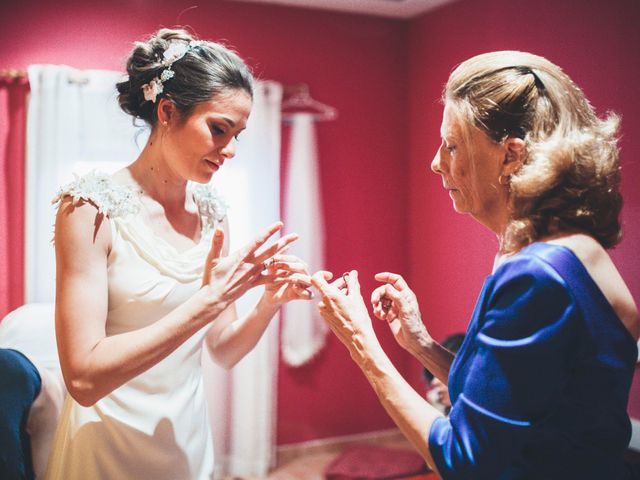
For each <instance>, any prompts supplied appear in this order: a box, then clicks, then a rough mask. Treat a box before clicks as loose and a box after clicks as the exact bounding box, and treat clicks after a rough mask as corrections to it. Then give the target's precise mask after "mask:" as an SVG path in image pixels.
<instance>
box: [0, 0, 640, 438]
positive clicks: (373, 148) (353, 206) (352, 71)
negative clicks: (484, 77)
mask: <svg viewBox="0 0 640 480" xmlns="http://www.w3.org/2000/svg"><path fill="white" fill-rule="evenodd" d="M202 3H203V4H202V5H200V6H199V7H198V8H196V9H189V7H191V6H192V5H193V2H188V1H187V0H172V1H169V0H163V1H162V2H155V1H153V0H136V1H123V0H115V1H112V2H99V1H97V0H88V1H82V2H81V1H79V0H78V1H71V0H65V1H64V2H56V5H55V6H54V5H51V4H48V3H47V2H35V1H34V0H27V1H22V2H15V3H14V4H13V5H11V6H10V7H9V6H7V5H6V4H4V3H3V4H2V6H0V18H2V19H3V28H2V29H1V30H0V59H2V60H1V64H0V68H5V67H6V68H9V67H13V68H25V67H26V66H27V65H28V64H31V63H66V64H69V65H72V66H74V67H78V68H109V69H121V66H122V62H123V60H124V57H125V55H126V52H127V51H128V50H129V48H130V45H131V42H132V41H133V40H134V39H138V38H140V37H142V36H143V35H145V34H147V33H150V32H152V31H153V30H155V29H156V28H158V27H159V26H172V25H175V24H188V25H191V26H192V27H193V28H194V29H195V31H197V32H198V33H199V34H200V35H202V36H204V37H208V38H213V39H226V40H227V41H228V43H230V44H232V45H233V46H235V48H236V49H237V50H238V51H239V52H240V54H241V55H242V56H243V57H245V58H247V59H248V61H249V63H250V64H251V65H252V66H254V68H255V70H256V72H257V73H258V74H259V75H260V77H262V78H268V79H274V80H278V81H281V82H283V83H285V84H290V83H298V82H306V83H308V84H309V85H310V88H311V92H312V93H313V95H314V96H315V97H316V98H318V99H320V100H323V101H326V102H327V103H330V104H332V105H334V106H335V107H336V108H338V110H339V111H340V118H339V120H338V121H336V122H332V123H322V124H318V135H319V151H320V157H321V162H322V179H323V182H324V184H323V193H324V197H325V202H326V204H325V205H326V224H327V229H328V245H327V255H328V265H327V267H328V268H329V269H331V270H333V271H335V272H337V273H341V272H342V271H344V270H346V269H348V268H353V267H355V268H358V269H359V270H360V271H361V275H362V276H363V277H364V278H365V279H366V280H365V281H363V287H364V288H363V290H364V291H365V292H369V291H371V289H372V288H373V285H374V284H373V282H372V281H371V280H370V278H371V277H372V275H373V273H374V272H376V271H379V270H383V269H389V270H393V271H398V272H400V273H404V274H406V275H407V276H408V278H409V280H410V281H411V284H412V286H413V287H414V288H415V290H416V293H417V294H418V296H419V297H420V299H421V305H422V312H423V316H424V317H425V319H426V321H427V322H428V325H429V326H430V329H431V331H432V333H433V334H434V336H436V338H442V337H443V336H445V335H446V334H448V333H451V332H453V331H457V330H464V328H465V327H466V323H467V321H468V318H469V315H470V312H471V310H472V308H473V303H474V300H475V296H476V294H477V293H478V291H479V289H480V286H481V283H482V280H483V278H484V276H485V275H486V274H487V273H488V272H489V271H490V268H491V262H492V256H493V254H494V252H495V250H496V246H497V244H496V241H495V239H494V238H492V236H491V235H490V234H488V233H487V232H486V231H485V230H484V229H483V228H482V227H480V226H478V225H477V224H476V223H475V222H474V221H473V220H472V219H470V218H469V217H464V216H459V215H457V214H455V213H454V212H453V210H452V208H451V202H450V200H449V198H448V196H447V195H446V193H445V192H443V191H442V189H441V185H440V181H439V180H438V179H437V178H436V176H435V175H433V174H432V173H430V172H429V170H428V168H429V163H430V161H431V158H432V156H433V153H434V151H435V148H436V146H437V145H438V143H439V142H438V137H439V135H438V132H439V125H440V115H441V107H440V106H439V105H438V103H437V99H438V97H439V94H440V90H441V86H442V84H443V82H444V81H445V79H446V77H447V75H448V73H449V71H450V69H451V68H452V67H453V66H454V65H455V64H457V63H459V62H460V61H462V60H464V59H465V58H467V57H469V56H471V55H473V54H476V53H479V52H482V51H487V50H492V49H504V48H517V49H524V50H530V51H533V52H536V53H540V54H542V55H545V56H548V57H549V58H550V59H551V60H552V61H555V62H557V63H558V64H560V65H562V66H563V67H564V68H565V69H566V71H567V72H568V73H569V74H570V75H571V76H572V77H573V78H574V79H575V80H576V81H577V82H578V83H579V84H580V85H581V86H582V87H583V88H584V90H585V91H586V93H587V95H588V97H589V98H590V99H591V100H592V102H593V103H594V105H595V106H596V108H598V109H601V110H602V109H608V108H612V109H614V110H616V111H618V112H621V113H622V114H623V116H624V121H623V126H624V127H623V130H624V133H625V137H624V138H623V141H622V146H623V165H624V193H625V198H626V202H627V203H626V207H625V212H624V219H625V225H626V230H627V238H626V240H625V241H624V242H623V244H622V245H621V246H620V247H619V248H618V249H617V250H616V252H615V258H616V261H617V263H618V265H619V266H620V269H621V271H622V273H623V275H624V276H625V278H626V279H627V281H628V282H629V285H630V286H631V288H632V292H633V294H634V296H635V297H636V298H637V299H640V275H639V273H640V256H638V255H636V254H635V251H636V250H637V245H638V240H640V238H639V237H640V225H638V224H637V222H636V223H635V224H634V222H633V220H634V219H637V218H638V209H639V206H640V205H639V204H640V192H639V191H638V190H637V188H636V186H635V184H636V183H637V180H638V178H640V165H639V164H638V162H637V161H636V159H635V156H634V155H633V152H638V151H640V140H638V138H637V136H634V135H633V133H634V132H638V131H640V128H639V127H640V125H639V120H638V118H637V115H636V112H637V111H639V107H640V104H639V103H640V97H639V96H638V95H637V92H636V91H635V90H632V88H634V79H635V78H637V77H638V73H640V55H638V53H639V52H638V48H639V46H640V37H639V35H640V33H638V31H639V29H637V25H638V24H639V22H638V20H640V18H638V7H637V6H636V5H637V0H612V1H611V2H607V6H606V7H605V6H599V4H597V3H598V2H582V3H584V5H582V4H581V7H580V10H576V7H575V6H574V5H575V2H573V1H571V0H545V1H538V2H535V7H532V5H533V4H532V3H531V2H525V1H524V0H466V1H462V0H460V1H459V2H458V3H455V4H453V5H450V6H447V7H443V8H441V9H439V10H437V11H435V12H433V13H431V14H428V15H425V16H423V17H420V18H417V19H415V20H413V21H411V22H401V21H395V20H387V19H379V18H373V17H363V16H356V15H346V14H337V13H327V12H321V11H310V10H298V9H291V8H278V7H266V6H260V5H251V4H242V3H235V2H224V1H212V0H210V1H208V2H202ZM587 3H593V4H594V5H587ZM600 3H601V2H600ZM181 12H182V13H181ZM541 25H542V26H544V27H541ZM407 52H408V53H407ZM627 72H628V74H626V73H627ZM407 85H408V86H407ZM407 157H408V161H407ZM407 185H408V188H407ZM409 233H410V234H409ZM407 245H408V250H407V247H406V246H407ZM382 327H384V326H383V325H377V324H376V328H377V329H378V331H379V333H380V337H381V339H382V342H383V344H384V346H385V348H386V349H387V351H388V352H389V354H390V355H391V357H392V359H393V360H394V361H395V363H396V365H398V367H399V369H400V370H401V371H404V372H408V373H410V376H411V378H412V379H413V381H414V384H415V385H416V386H420V380H419V370H418V368H417V364H416V363H415V362H414V361H413V360H411V359H410V358H408V357H407V356H406V355H404V354H403V353H402V352H401V351H400V350H399V348H398V347H397V346H396V345H395V344H394V342H393V340H392V339H391V338H390V335H389V334H388V333H387V332H386V329H385V328H382ZM639 384H640V382H637V383H636V385H635V386H634V388H635V391H636V392H637V391H638V385H639ZM630 411H632V412H634V414H635V416H636V417H640V405H638V397H637V396H636V397H635V400H632V405H631V406H630ZM391 426H392V423H391V421H390V419H389V418H388V416H387V415H386V413H385V412H384V411H383V410H382V408H381V407H380V406H379V403H378V401H377V399H376V398H375V396H374V395H373V393H372V392H371V389H370V387H369V385H368V383H367V382H366V381H365V380H364V378H363V377H362V375H361V374H360V372H359V371H358V370H357V368H356V367H355V366H354V364H353V363H352V362H351V360H350V359H349V357H348V355H347V353H346V350H345V349H344V348H342V347H341V345H339V343H338V341H337V340H335V339H334V338H333V337H330V338H329V345H328V347H327V348H326V349H325V350H324V351H323V352H322V353H321V354H320V356H319V357H318V358H317V359H316V360H315V361H314V362H313V363H312V364H311V365H309V366H306V367H303V368H300V369H290V368H287V367H286V366H284V365H282V368H281V371H280V378H279V406H278V443H280V444H283V443H291V442H297V441H304V440H309V439H315V438H323V437H329V436H337V435H345V434H351V433H358V432H364V431H372V430H377V429H382V428H388V427H391Z"/></svg>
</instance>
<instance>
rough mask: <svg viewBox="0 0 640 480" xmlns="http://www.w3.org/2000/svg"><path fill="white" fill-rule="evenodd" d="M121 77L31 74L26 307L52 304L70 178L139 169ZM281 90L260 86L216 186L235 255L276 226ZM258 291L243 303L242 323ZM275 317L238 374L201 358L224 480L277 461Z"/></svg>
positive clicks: (138, 139) (137, 139) (140, 138)
mask: <svg viewBox="0 0 640 480" xmlns="http://www.w3.org/2000/svg"><path fill="white" fill-rule="evenodd" d="M120 76H121V74H120V73H118V72H110V71H86V70H85V71H79V70H75V69H73V68H70V67H67V66H55V65H34V66H31V67H30V68H29V81H30V84H31V92H32V93H31V101H30V105H29V113H28V131H27V151H28V153H27V158H28V160H27V162H28V163H27V195H26V196H27V200H26V202H27V208H26V210H27V214H26V215H27V218H26V224H27V227H26V228H27V234H26V237H27V245H26V249H25V250H26V252H25V256H26V283H27V288H26V297H27V301H28V302H51V301H53V299H54V291H55V255H54V250H53V247H52V244H51V239H52V225H53V223H54V215H55V211H54V209H53V207H52V205H51V199H52V198H53V197H54V195H55V193H56V191H57V188H58V187H59V186H60V185H63V184H65V183H66V182H68V181H69V180H71V179H72V178H73V174H72V172H74V170H75V173H78V174H83V173H86V172H87V171H89V170H92V169H97V170H103V171H114V170H117V169H118V168H121V167H122V166H124V165H126V164H128V163H130V162H131V161H133V160H134V159H135V158H136V157H137V155H138V152H139V146H140V147H141V146H143V145H144V143H145V142H146V137H147V133H146V131H144V130H140V129H138V128H136V127H135V126H133V124H132V122H131V118H130V117H129V116H127V115H125V114H124V113H123V112H122V111H121V110H120V109H119V107H118V104H117V99H116V92H115V89H114V85H115V83H116V82H117V81H118V80H119V78H120ZM281 100H282V87H281V85H279V84H277V83H275V82H259V83H257V84H256V86H255V97H254V102H253V110H252V113H251V116H250V118H249V124H248V128H247V130H246V131H245V132H243V133H242V134H241V136H240V141H239V144H238V151H237V155H236V157H235V158H233V159H231V160H229V161H227V162H226V163H225V165H224V167H223V168H222V169H221V171H220V172H218V173H216V175H215V176H214V179H213V182H214V184H215V186H216V188H217V189H218V191H219V192H220V193H221V194H222V195H223V196H224V197H225V199H226V201H227V203H228V204H229V206H230V208H229V219H230V230H231V235H230V237H231V238H230V239H231V249H232V251H233V250H235V249H237V248H239V247H240V246H242V245H244V244H245V243H247V242H248V241H249V240H251V239H252V238H254V237H255V235H257V234H258V233H259V232H260V231H262V229H263V228H264V227H266V226H267V225H269V224H271V223H273V222H275V221H277V220H279V194H280V183H279V169H280V128H281V123H280V120H281V119H280V104H281ZM260 294H261V292H260V291H259V290H257V289H256V290H254V291H251V292H249V294H248V295H246V296H245V297H244V298H243V299H241V301H239V302H238V304H237V307H238V312H239V314H240V315H242V314H243V313H246V311H247V310H248V309H249V308H251V307H252V306H253V305H254V304H255V302H256V301H257V299H258V298H259V296H260ZM277 325H278V318H274V320H273V321H272V323H271V325H270V327H269V328H268V329H267V331H266V332H265V334H264V336H263V338H262V339H261V340H260V342H259V343H258V345H257V346H256V347H255V349H254V350H253V351H252V352H251V353H250V354H249V355H247V357H245V358H244V359H243V360H242V361H241V362H240V363H239V364H238V365H236V367H235V368H234V369H233V370H232V371H231V372H226V371H224V370H222V369H220V368H219V367H217V366H216V365H214V364H213V363H212V361H211V360H210V359H209V356H208V355H207V354H206V353H205V354H204V355H203V364H204V372H205V389H206V394H207V401H208V403H209V410H210V419H211V426H212V432H213V436H214V448H215V450H216V454H215V458H216V473H217V476H219V477H221V476H223V475H235V476H245V475H251V476H264V475H265V474H266V473H267V471H268V469H269V467H270V465H271V464H272V463H273V460H274V453H275V424H276V423H275V418H276V403H275V402H276V385H277V381H276V380H277V365H278V350H277V349H278V333H277Z"/></svg>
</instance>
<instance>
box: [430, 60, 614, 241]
mask: <svg viewBox="0 0 640 480" xmlns="http://www.w3.org/2000/svg"><path fill="white" fill-rule="evenodd" d="M443 97H444V101H445V102H446V103H448V104H451V105H452V106H454V108H456V110H457V111H458V112H459V113H460V114H461V115H462V118H463V119H465V120H466V121H467V122H469V124H471V125H474V126H476V127H478V128H479V129H481V130H482V131H484V132H485V133H486V134H487V135H488V136H489V137H490V138H491V139H492V140H493V141H495V142H500V141H502V140H504V139H505V138H507V137H517V138H521V139H523V140H524V142H525V145H526V157H525V161H524V164H523V166H522V167H521V168H520V169H519V170H518V171H517V172H516V173H515V174H514V175H512V176H511V178H510V179H509V188H510V191H511V200H512V216H511V221H510V223H509V224H508V226H507V228H506V231H505V232H504V238H503V245H502V250H503V251H505V252H513V251H517V250H519V249H520V248H522V247H524V246H526V245H528V244H529V243H531V242H534V241H536V240H539V239H541V238H543V237H547V236H553V235H555V234H559V233H564V232H585V233H588V234H590V235H592V236H593V237H595V238H596V239H597V240H598V241H599V242H600V244H602V245H603V246H604V247H605V248H610V247H613V246H614V245H615V244H616V243H618V242H619V241H620V238H621V228H620V221H619V217H620V210H621V208H622V197H621V195H620V192H619V182H620V176H619V163H618V146H617V137H616V135H617V130H618V124H619V119H618V117H617V116H616V115H615V114H609V115H608V116H607V118H606V119H604V120H601V119H599V118H598V117H597V116H596V115H595V113H594V111H593V108H592V107H591V105H590V104H589V101H588V100H587V99H586V97H585V96H584V94H583V93H582V91H581V90H580V89H579V88H578V86H577V85H576V84H575V83H573V81H572V80H571V79H570V78H569V77H568V76H567V75H566V74H565V73H564V72H563V71H562V70H561V69H560V68H559V67H558V66H556V65H554V64H553V63H551V62H549V61H548V60H546V59H545V58H542V57H539V56H536V55H532V54H529V53H524V52H514V51H503V52H492V53H486V54H483V55H478V56H476V57H473V58H471V59H469V60H467V61H465V62H464V63H462V64H460V65H459V66H458V67H457V68H456V69H455V70H454V71H453V72H452V73H451V76H450V77H449V80H448V82H447V85H446V87H445V91H444V95H443Z"/></svg>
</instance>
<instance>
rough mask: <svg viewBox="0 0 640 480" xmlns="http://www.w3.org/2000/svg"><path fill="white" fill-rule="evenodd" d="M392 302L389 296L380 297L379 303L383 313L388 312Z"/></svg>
mask: <svg viewBox="0 0 640 480" xmlns="http://www.w3.org/2000/svg"><path fill="white" fill-rule="evenodd" d="M392 304H393V302H392V301H391V299H390V298H389V297H386V296H383V297H382V298H381V299H380V305H381V307H382V310H383V311H384V313H387V312H389V310H391V305H392Z"/></svg>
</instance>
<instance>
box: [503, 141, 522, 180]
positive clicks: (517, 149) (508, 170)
mask: <svg viewBox="0 0 640 480" xmlns="http://www.w3.org/2000/svg"><path fill="white" fill-rule="evenodd" d="M504 147H505V156H504V160H503V162H502V175H504V176H505V177H508V176H511V175H513V174H514V173H515V172H517V171H518V170H519V169H520V167H521V166H522V165H523V164H524V159H525V156H526V146H525V143H524V140H522V139H521V138H516V137H508V138H507V139H506V140H505V141H504Z"/></svg>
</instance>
